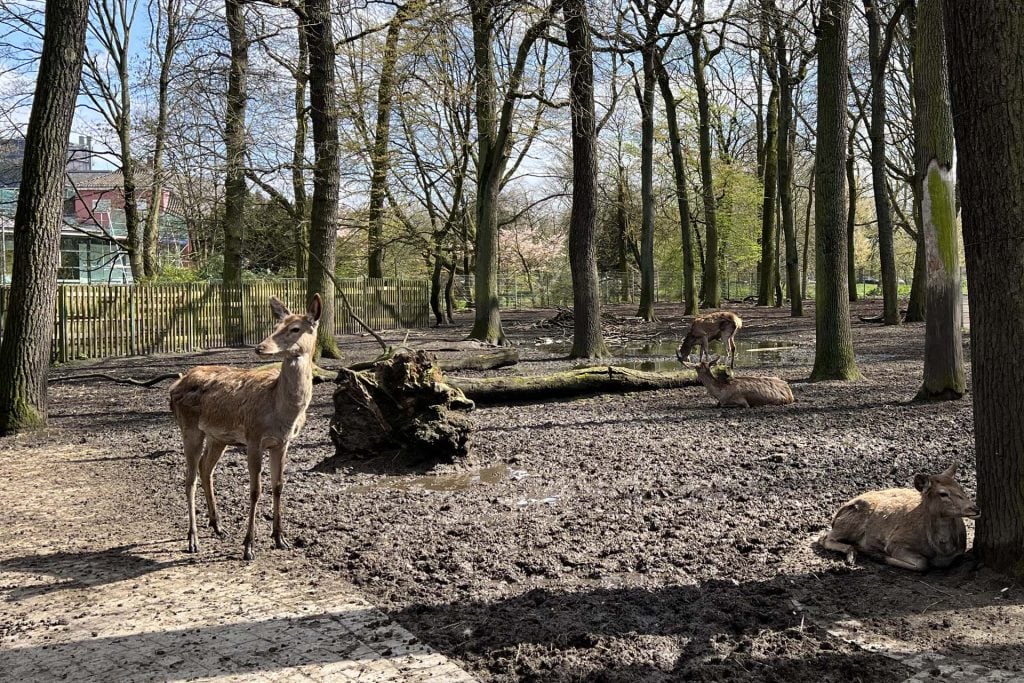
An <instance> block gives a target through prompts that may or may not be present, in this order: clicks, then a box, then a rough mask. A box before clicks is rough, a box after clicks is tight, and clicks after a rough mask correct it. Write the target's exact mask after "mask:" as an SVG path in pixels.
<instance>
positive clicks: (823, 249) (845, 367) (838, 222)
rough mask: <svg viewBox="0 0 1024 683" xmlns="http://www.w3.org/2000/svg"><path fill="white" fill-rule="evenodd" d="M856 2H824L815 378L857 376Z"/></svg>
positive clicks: (817, 174)
mask: <svg viewBox="0 0 1024 683" xmlns="http://www.w3.org/2000/svg"><path fill="white" fill-rule="evenodd" d="M849 20H850V0H823V2H822V5H821V16H820V18H819V22H818V26H819V32H818V118H817V121H818V145H817V163H816V166H815V183H816V185H817V195H818V196H817V201H816V202H815V217H816V219H817V220H816V223H817V225H816V227H815V242H816V246H817V249H816V251H817V258H816V262H815V277H816V278H817V286H816V288H815V290H816V291H815V330H816V335H815V350H814V369H813V370H812V372H811V380H813V381H817V380H827V379H842V380H849V379H857V378H858V377H860V371H858V370H857V363H856V361H855V359H854V355H853V334H852V332H851V330H850V302H849V301H848V300H847V291H846V285H847V283H846V279H847V273H846V266H847V253H846V235H845V234H844V233H845V227H846V226H845V218H846V217H845V215H844V210H843V209H844V208H845V207H844V206H843V205H844V203H845V202H844V199H845V197H846V193H845V189H846V188H845V187H844V185H845V183H844V182H843V181H844V178H843V174H844V170H845V169H844V166H845V164H846V107H847V101H846V98H847V82H846V70H847V53H846V44H847V29H848V28H849Z"/></svg>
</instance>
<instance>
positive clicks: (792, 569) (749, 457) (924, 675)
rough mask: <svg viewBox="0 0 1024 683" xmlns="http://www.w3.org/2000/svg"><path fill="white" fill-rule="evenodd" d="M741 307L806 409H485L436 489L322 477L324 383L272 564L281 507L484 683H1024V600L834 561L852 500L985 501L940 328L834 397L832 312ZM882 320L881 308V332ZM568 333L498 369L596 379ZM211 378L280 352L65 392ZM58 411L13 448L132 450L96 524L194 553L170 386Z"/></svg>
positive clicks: (859, 326)
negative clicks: (925, 480)
mask: <svg viewBox="0 0 1024 683" xmlns="http://www.w3.org/2000/svg"><path fill="white" fill-rule="evenodd" d="M732 308H733V310H736V312H738V313H739V314H740V315H741V316H742V317H743V319H744V327H743V329H742V331H741V332H740V337H739V338H740V339H741V340H744V341H747V342H752V343H754V345H760V346H761V347H769V348H773V347H775V346H776V345H781V344H793V345H795V347H793V348H789V349H786V350H785V351H784V352H779V353H774V352H766V353H760V352H757V351H755V352H749V351H745V352H744V354H743V355H744V359H743V363H742V364H743V365H745V366H753V367H747V368H744V369H743V370H742V372H743V373H755V374H756V373H770V374H777V375H779V376H782V377H785V378H786V379H788V380H790V381H791V382H792V386H793V392H794V395H795V396H796V403H795V404H793V405H791V406H785V407H772V408H758V409H750V410H737V409H722V408H718V407H716V406H715V403H714V401H713V400H712V399H711V398H710V397H709V396H708V395H707V393H706V391H705V390H704V389H703V388H701V387H693V388H687V389H681V390H671V391H659V392H648V393H636V394H628V395H602V396H591V397H585V398H577V399H574V400H565V401H556V402H544V403H529V404H525V405H514V406H496V407H482V408H478V409H477V410H476V411H475V412H474V413H472V420H473V422H474V425H475V432H474V434H473V437H472V456H471V457H472V461H471V462H469V463H463V464H460V465H458V466H451V465H448V466H439V467H437V468H435V469H434V471H432V472H424V471H417V470H411V469H408V468H405V467H403V466H402V465H401V463H399V462H395V461H394V460H393V459H390V458H380V459H378V460H376V461H358V462H352V463H351V466H350V467H348V468H344V469H342V470H340V471H338V472H334V473H331V474H325V473H317V472H313V471H312V468H313V466H314V465H316V464H317V463H318V462H319V461H321V460H322V459H324V458H325V457H327V456H329V455H332V454H333V447H332V445H331V443H330V440H329V439H328V436H327V435H328V429H327V425H328V419H329V417H330V411H331V403H330V397H331V389H332V385H330V384H323V385H319V386H317V387H316V390H315V395H314V402H313V404H312V405H311V407H310V410H309V419H308V421H307V423H306V427H305V429H304V430H303V432H302V433H301V435H300V436H299V437H298V439H297V440H296V441H295V442H293V444H292V449H291V462H290V464H289V481H288V484H287V486H286V488H285V500H286V513H285V524H286V527H285V528H286V535H287V536H288V537H289V538H290V539H291V541H292V544H293V546H294V549H293V550H292V551H274V550H272V549H271V543H270V540H269V521H268V520H269V506H270V501H269V496H265V498H264V500H263V505H264V510H265V511H266V513H268V514H267V515H265V516H264V517H263V521H262V524H263V525H264V527H265V529H263V531H262V537H261V542H262V546H263V547H262V548H261V549H260V550H261V552H262V553H265V554H266V553H274V552H292V553H301V554H303V555H304V559H306V560H308V561H309V563H310V565H311V567H312V568H313V569H311V571H312V572H314V573H322V575H323V576H331V577H332V578H334V577H337V578H341V579H344V580H347V581H350V582H351V583H353V584H355V585H356V586H358V587H359V588H360V589H361V590H363V591H364V592H365V593H366V595H367V596H368V597H369V599H370V600H371V601H373V602H374V604H376V605H377V606H379V607H380V608H381V609H383V610H385V611H386V612H387V613H389V614H390V615H391V616H392V617H393V618H394V619H395V620H396V621H397V622H399V623H400V624H401V625H402V626H404V627H406V628H407V629H409V630H410V631H412V632H413V633H414V634H416V635H417V636H418V637H420V638H421V639H422V640H424V641H425V642H427V643H429V644H430V645H432V646H433V647H435V648H436V649H437V650H439V651H440V652H442V653H443V654H445V655H448V656H450V657H453V658H455V659H456V660H458V661H460V662H461V663H463V664H464V665H465V666H466V667H467V668H468V669H469V670H470V671H471V672H473V673H474V674H475V675H477V676H479V677H480V678H481V679H483V680H492V681H513V680H525V681H584V680H585V681H677V680H723V681H724V680H751V681H901V680H906V679H907V678H909V677H911V676H916V678H915V680H928V679H930V678H934V679H935V680H948V678H949V677H950V676H953V677H956V676H955V675H953V674H951V673H950V672H951V671H954V670H955V669H956V670H959V671H961V674H960V675H961V676H964V675H966V674H963V673H962V672H963V671H964V670H974V671H986V670H992V669H997V670H999V672H1001V674H1000V675H1001V676H1003V677H1002V678H999V680H1013V679H1016V678H1020V679H1022V680H1024V628H1022V627H1024V609H1022V599H1024V589H1022V587H1021V586H1020V585H1018V584H1014V583H1012V582H1010V581H1009V580H1007V579H1006V578H1004V577H1000V576H998V575H996V574H994V573H992V572H990V571H988V570H986V569H984V568H983V567H979V566H977V564H976V563H975V562H974V561H973V559H972V558H970V556H968V558H967V560H966V561H965V562H963V563H961V564H960V565H958V566H956V567H954V568H952V569H950V570H947V571H932V572H930V573H927V574H925V575H916V574H911V573H908V572H905V571H901V570H897V569H893V568H889V567H886V566H882V565H879V564H876V563H873V562H871V561H869V560H861V561H859V563H858V564H857V566H855V567H849V566H846V565H845V564H844V562H843V561H842V558H841V557H839V556H838V555H834V554H831V553H827V552H823V551H821V550H819V549H818V548H817V547H816V546H815V545H814V543H813V540H814V539H815V538H816V537H817V535H818V534H819V533H820V532H821V531H822V530H823V529H824V528H826V526H827V524H828V521H829V520H830V518H831V515H832V513H833V512H834V511H835V510H836V509H837V507H838V506H839V505H840V504H841V503H842V502H843V501H845V500H846V499H848V498H850V497H851V496H853V495H855V494H857V493H859V492H861V491H864V490H866V489H871V488H887V487H893V486H909V485H910V482H911V480H912V478H913V475H914V473H915V472H918V471H927V472H935V471H939V470H941V469H943V468H945V467H946V466H948V465H949V464H951V463H954V462H955V463H959V464H960V465H961V466H962V474H961V477H960V479H961V482H962V483H963V484H964V487H965V489H967V491H968V492H969V493H971V494H973V492H974V475H973V472H974V445H973V434H972V419H971V405H970V400H969V397H967V398H965V399H964V400H962V401H959V402H952V403H940V404H916V403H910V402H909V399H910V398H912V397H913V395H914V393H915V391H916V389H917V388H918V385H919V383H920V381H921V357H922V352H923V337H924V327H923V325H915V324H912V325H906V326H903V327H902V328H900V329H891V328H883V327H881V326H880V325H877V324H873V323H863V322H856V323H855V324H854V342H855V346H856V349H857V352H858V353H857V355H858V362H859V365H860V369H861V371H862V372H863V373H864V379H862V380H860V381H857V382H852V383H831V382H826V383H815V384H811V383H808V382H806V378H807V376H808V374H809V372H810V367H811V364H812V363H813V347H814V328H813V324H814V323H813V320H814V319H813V311H810V315H809V316H808V317H805V318H803V319H800V320H792V319H790V318H788V317H786V316H785V311H777V310H774V309H767V310H766V309H758V308H754V307H753V306H749V305H743V304H736V305H734V306H732ZM875 308H877V304H868V305H863V304H862V305H859V306H857V308H856V309H855V315H856V314H860V315H868V314H871V313H874V312H875V311H874V309H875ZM613 312H614V313H617V314H618V315H620V316H628V315H630V314H631V313H632V310H631V309H626V308H615V309H613ZM552 314H553V311H519V312H508V313H506V314H505V320H506V332H507V333H508V334H509V337H510V339H512V340H513V341H514V342H515V343H516V344H517V345H519V346H520V349H521V352H522V356H523V357H524V359H525V360H524V362H522V363H520V364H519V365H518V366H515V367H512V368H506V369H502V370H497V371H494V372H493V373H491V374H498V373H501V374H509V373H537V372H547V371H552V370H556V369H561V368H564V367H569V366H571V365H572V363H570V362H569V361H566V360H564V359H560V357H559V356H558V355H556V353H554V352H553V351H552V349H557V348H559V345H558V344H557V343H555V344H552V343H550V342H551V341H554V342H558V341H559V340H561V338H562V337H563V335H564V334H565V333H567V332H566V331H563V330H561V329H558V328H554V329H551V328H539V327H536V326H534V324H535V323H536V322H537V321H540V320H543V319H545V318H548V317H550V316H551V315H552ZM658 314H659V316H660V318H661V322H659V323H647V324H644V323H640V322H632V323H629V322H627V323H624V324H622V325H618V326H616V328H615V331H614V334H615V335H616V336H618V337H622V336H629V337H630V338H631V339H634V340H636V339H641V340H646V341H650V342H657V341H658V340H663V341H667V342H673V341H677V340H678V339H679V338H680V337H681V336H682V333H683V327H684V324H683V321H682V320H681V318H680V309H679V308H678V307H675V306H662V307H659V308H658ZM469 322H470V320H469V318H468V317H466V316H463V317H461V318H460V319H459V324H458V326H457V327H456V328H447V329H439V330H416V331H413V333H412V334H411V335H410V338H409V341H410V342H411V343H419V342H427V341H437V340H441V339H450V340H455V339H460V338H462V337H464V335H465V334H466V332H467V331H468V328H469ZM404 334H405V333H404V332H400V331H389V332H388V333H387V334H386V335H385V336H386V338H387V339H388V340H390V341H394V342H398V341H401V339H402V337H403V336H404ZM342 348H343V350H345V352H346V354H348V355H347V358H346V359H345V360H344V361H342V362H344V363H347V362H352V361H355V360H362V359H367V358H371V357H373V356H374V355H376V353H377V347H376V345H375V342H373V340H372V339H370V338H369V337H345V338H343V339H342ZM968 357H969V354H968ZM206 363H218V364H219V363H232V364H256V363H257V359H256V358H255V357H254V356H253V355H252V354H251V353H249V352H246V351H240V350H236V351H231V352H226V351H220V352H208V353H204V354H195V355H190V356H187V357H152V358H145V359H139V358H136V359H123V360H110V361H104V362H101V363H91V364H83V365H78V366H75V367H63V368H59V369H57V370H56V371H55V375H56V376H62V375H68V374H75V373H80V372H82V371H83V370H84V369H85V368H86V367H88V368H89V370H90V371H92V370H95V369H102V371H104V372H110V373H115V374H121V375H127V376H134V377H146V376H150V375H152V374H156V373H159V372H168V371H176V370H179V369H183V368H185V367H187V366H189V365H195V364H206ZM324 365H325V366H328V367H330V366H331V363H330V362H325V363H324ZM51 400H52V403H51V420H52V425H53V426H52V428H51V429H49V430H48V431H47V432H46V433H44V434H41V435H32V436H30V437H18V439H8V440H6V441H0V450H9V451H11V453H13V454H14V455H15V456H16V454H17V449H18V448H19V447H21V446H25V445H27V444H29V443H31V446H32V447H34V448H39V447H41V446H46V445H47V444H52V445H53V446H54V447H58V446H61V447H66V446H67V445H69V444H72V445H73V444H81V446H82V447H83V448H89V447H90V445H91V444H96V443H110V442H112V441H113V442H117V443H119V444H120V449H121V450H122V451H123V455H124V459H123V460H120V461H117V462H114V463H98V464H97V465H96V466H97V467H98V468H100V467H103V468H108V469H107V470H104V476H103V477H100V479H101V480H102V481H103V482H105V485H106V486H108V487H109V489H110V491H109V497H108V498H107V499H106V500H99V501H97V502H96V505H108V504H111V505H113V504H117V505H124V504H125V503H124V501H126V500H136V501H139V503H138V505H137V508H138V513H137V514H144V515H148V516H151V517H152V519H154V520H161V521H160V523H162V524H163V525H166V526H169V527H171V528H174V527H177V529H179V530H180V536H181V539H182V545H183V546H184V543H185V530H186V529H185V527H186V523H185V509H184V501H183V495H182V486H181V477H182V471H183V468H182V458H181V455H180V444H179V441H178V434H177V430H176V428H175V426H174V424H173V421H172V419H171V415H170V413H169V411H168V408H167V392H166V384H164V385H160V386H159V387H157V388H154V389H144V388H135V387H125V386H120V385H115V384H112V383H108V382H89V383H58V384H55V385H54V386H53V390H52V399H51ZM244 462H245V457H244V454H243V453H241V452H240V451H238V450H237V449H229V451H228V452H227V454H225V456H224V459H223V460H222V461H221V465H220V469H219V472H218V475H219V476H218V482H217V484H218V494H219V496H220V508H221V512H222V516H223V518H224V521H225V522H226V525H225V526H226V528H227V530H228V534H227V539H226V540H224V541H218V540H217V539H216V538H214V537H213V536H212V534H210V533H209V532H208V531H201V532H200V535H201V538H202V543H204V544H206V546H207V547H209V545H210V544H222V543H223V544H230V545H234V546H237V554H238V556H239V557H240V555H241V541H242V535H243V533H244V529H243V517H244V510H245V506H246V505H247V499H248V495H247V490H248V488H247V485H246V483H245V482H246V470H245V464H244ZM109 468H116V469H113V470H111V469H109ZM199 498H200V499H201V498H202V497H201V496H200V497H199ZM198 505H199V506H200V508H199V510H200V515H203V514H204V510H205V509H204V507H203V504H202V501H201V500H200V502H199V503H198ZM967 524H968V529H969V532H970V531H971V530H972V529H973V527H972V522H970V521H968V522H967ZM201 559H202V556H200V561H201ZM239 561H240V560H239ZM258 561H259V558H257V562H258ZM922 657H924V659H922ZM922 662H923V663H922ZM951 667H952V668H951ZM965 667H967V669H965ZM970 667H976V668H975V669H970ZM980 677H981V675H980V674H979V675H978V676H977V677H975V678H973V679H972V678H971V677H970V676H968V677H967V678H961V680H978V679H980ZM997 678H998V676H997ZM997 678H993V679H991V680H996V679H997Z"/></svg>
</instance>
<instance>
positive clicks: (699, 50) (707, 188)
mask: <svg viewBox="0 0 1024 683" xmlns="http://www.w3.org/2000/svg"><path fill="white" fill-rule="evenodd" d="M687 38H688V39H689V42H690V51H691V54H692V58H693V86H694V90H695V91H696V93H697V143H698V147H699V150H700V182H701V198H702V200H703V205H704V230H705V243H706V247H705V256H704V271H703V290H704V304H705V305H706V306H707V307H708V308H718V307H719V306H721V304H722V288H721V284H720V283H719V276H718V257H719V248H718V221H717V216H716V211H715V209H716V207H715V187H714V182H713V178H712V176H713V172H712V169H711V103H710V99H709V96H708V84H707V78H706V75H705V73H704V67H705V66H706V64H705V59H704V55H705V50H704V43H703V37H702V35H701V34H700V33H699V32H698V33H689V34H687Z"/></svg>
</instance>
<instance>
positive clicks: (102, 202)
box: [0, 136, 188, 284]
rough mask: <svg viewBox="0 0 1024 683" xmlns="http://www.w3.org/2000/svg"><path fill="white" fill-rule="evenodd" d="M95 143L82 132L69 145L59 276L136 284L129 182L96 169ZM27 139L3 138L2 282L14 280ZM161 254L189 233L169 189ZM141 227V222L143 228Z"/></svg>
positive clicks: (144, 200) (144, 179)
mask: <svg viewBox="0 0 1024 683" xmlns="http://www.w3.org/2000/svg"><path fill="white" fill-rule="evenodd" d="M91 143H92V141H91V140H90V139H89V138H86V137H84V136H79V138H78V142H77V143H72V144H71V145H70V146H69V148H68V166H67V171H68V172H67V186H66V187H65V191H64V224H63V227H62V229H61V239H60V257H61V258H60V271H59V274H58V279H59V280H60V281H61V282H66V283H117V284H127V283H130V282H132V273H131V267H130V265H129V263H128V254H127V252H126V251H125V250H124V246H123V245H124V243H125V241H126V240H127V237H128V232H127V228H126V225H125V213H124V192H123V187H124V182H123V178H122V176H121V172H120V171H117V170H103V169H97V168H95V167H94V163H93V159H94V158H95V154H94V152H93V151H92V144H91ZM24 152H25V143H24V140H19V139H9V140H0V248H2V249H0V253H3V254H4V259H3V261H0V282H3V283H6V282H9V281H10V268H11V261H12V251H13V239H12V238H13V226H14V212H15V208H16V206H17V201H18V186H19V185H20V182H21V161H22V159H23V157H24ZM149 180H150V179H149V176H148V175H140V177H139V178H137V180H136V183H137V185H138V195H139V199H138V200H137V205H138V207H139V220H140V223H143V222H144V221H145V219H146V214H147V212H148V211H149V210H150V206H151V202H150V197H149ZM161 195H162V196H161V197H160V201H159V202H157V203H156V210H157V211H159V212H160V218H159V226H160V227H159V238H158V240H159V241H158V253H160V254H161V255H164V256H166V255H174V254H181V253H183V252H184V251H186V250H187V246H188V237H187V231H186V229H185V224H184V220H183V219H182V218H181V214H182V211H181V205H180V202H179V201H178V199H177V197H176V196H175V195H173V194H172V193H171V192H170V191H169V190H166V189H165V190H164V191H163V192H162V193H161ZM140 229H141V226H140Z"/></svg>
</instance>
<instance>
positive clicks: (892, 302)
mask: <svg viewBox="0 0 1024 683" xmlns="http://www.w3.org/2000/svg"><path fill="white" fill-rule="evenodd" d="M864 12H865V14H866V15H867V20H868V62H869V64H870V67H871V120H870V122H869V123H868V134H869V137H870V138H871V186H872V193H873V194H874V197H875V217H876V219H877V221H878V259H879V261H880V263H881V270H882V277H881V280H882V322H883V323H884V324H886V325H899V324H900V302H899V290H898V289H897V283H896V250H895V247H894V246H893V234H892V211H891V210H890V208H889V195H888V193H887V192H886V165H885V117H886V113H885V109H886V107H885V96H886V91H885V90H886V89H885V70H886V62H887V61H888V55H886V54H883V50H882V18H881V17H880V16H879V12H878V5H877V3H876V0H864Z"/></svg>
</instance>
